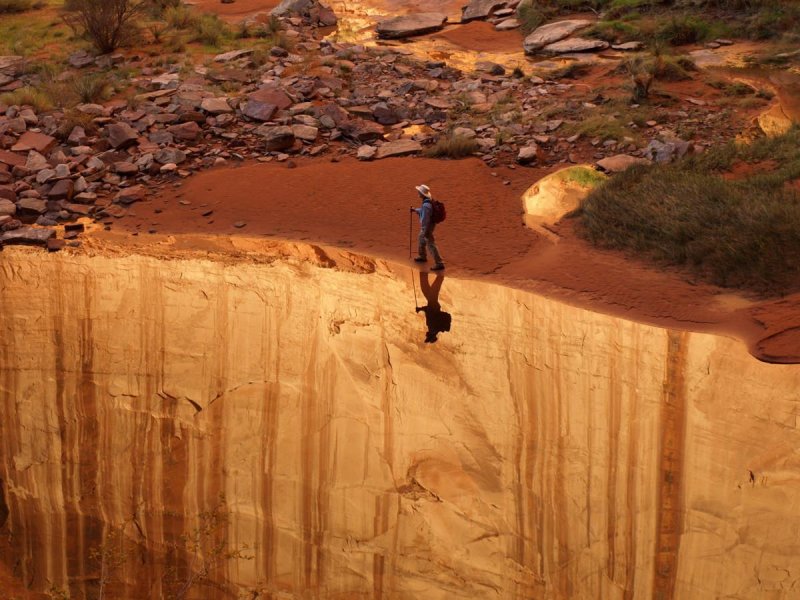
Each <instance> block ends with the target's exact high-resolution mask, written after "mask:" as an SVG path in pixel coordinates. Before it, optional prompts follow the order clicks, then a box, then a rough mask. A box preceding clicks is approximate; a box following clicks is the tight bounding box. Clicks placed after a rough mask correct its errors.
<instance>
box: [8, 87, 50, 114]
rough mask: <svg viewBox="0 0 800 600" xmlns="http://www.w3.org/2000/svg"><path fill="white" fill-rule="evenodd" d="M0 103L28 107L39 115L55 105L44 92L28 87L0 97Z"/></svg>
mask: <svg viewBox="0 0 800 600" xmlns="http://www.w3.org/2000/svg"><path fill="white" fill-rule="evenodd" d="M0 103H2V104H5V105H7V106H15V105H16V106H30V107H31V108H33V109H34V110H35V111H36V112H39V113H41V112H47V111H49V110H52V109H53V107H54V105H55V103H54V102H53V98H52V97H50V96H49V95H48V94H47V93H46V92H45V91H44V90H40V89H37V88H34V87H30V86H28V87H22V88H19V89H18V90H14V91H13V92H8V93H5V94H2V95H0Z"/></svg>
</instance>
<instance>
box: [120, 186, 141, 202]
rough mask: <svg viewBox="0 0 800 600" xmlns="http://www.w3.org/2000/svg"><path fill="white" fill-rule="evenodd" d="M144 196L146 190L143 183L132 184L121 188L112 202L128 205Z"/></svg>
mask: <svg viewBox="0 0 800 600" xmlns="http://www.w3.org/2000/svg"><path fill="white" fill-rule="evenodd" d="M146 196H147V191H146V190H145V188H144V186H143V185H134V186H131V187H129V188H123V189H121V190H120V191H119V192H118V193H117V195H116V197H115V198H114V202H116V203H118V204H125V205H128V204H133V203H134V202H140V201H142V200H144V199H145V197H146Z"/></svg>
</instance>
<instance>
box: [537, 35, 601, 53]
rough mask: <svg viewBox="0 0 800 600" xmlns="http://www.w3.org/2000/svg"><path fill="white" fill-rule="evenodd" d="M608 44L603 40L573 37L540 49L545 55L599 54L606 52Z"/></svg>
mask: <svg viewBox="0 0 800 600" xmlns="http://www.w3.org/2000/svg"><path fill="white" fill-rule="evenodd" d="M608 47H609V43H608V42H606V41H604V40H592V39H588V38H581V37H574V38H569V39H566V40H561V41H560V42H555V43H554V44H548V45H547V46H545V47H544V48H542V50H541V52H543V53H545V54H569V53H572V52H599V51H600V50H606V49H607V48H608Z"/></svg>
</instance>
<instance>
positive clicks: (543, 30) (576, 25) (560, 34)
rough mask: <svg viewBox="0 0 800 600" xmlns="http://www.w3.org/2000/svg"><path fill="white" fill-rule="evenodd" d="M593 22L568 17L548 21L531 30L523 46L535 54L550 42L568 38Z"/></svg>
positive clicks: (528, 51)
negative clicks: (561, 19) (553, 21)
mask: <svg viewBox="0 0 800 600" xmlns="http://www.w3.org/2000/svg"><path fill="white" fill-rule="evenodd" d="M591 24H592V22H591V21H588V20H586V19H568V20H566V21H556V22H555V23H548V24H547V25H542V26H541V27H539V28H537V29H535V30H534V31H533V32H531V33H530V34H529V35H528V37H526V38H525V40H524V41H523V42H522V47H523V48H524V49H525V52H527V53H528V54H533V53H535V52H538V51H539V50H541V49H542V48H544V47H545V46H547V45H548V44H554V43H555V42H559V41H561V40H563V39H565V38H568V37H569V36H571V35H572V34H573V33H575V32H576V31H580V30H581V29H586V28H587V27H589V26H591Z"/></svg>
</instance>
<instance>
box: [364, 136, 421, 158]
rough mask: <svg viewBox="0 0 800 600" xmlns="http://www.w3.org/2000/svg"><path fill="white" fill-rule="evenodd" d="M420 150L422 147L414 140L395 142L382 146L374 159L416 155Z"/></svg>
mask: <svg viewBox="0 0 800 600" xmlns="http://www.w3.org/2000/svg"><path fill="white" fill-rule="evenodd" d="M421 150H422V145H421V144H420V143H419V142H415V141H414V140H395V141H393V142H387V143H386V144H383V145H382V146H381V147H380V148H378V151H377V152H376V153H375V158H376V159H381V158H389V157H391V156H408V155H409V154H416V153H417V152H419V151H421Z"/></svg>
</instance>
